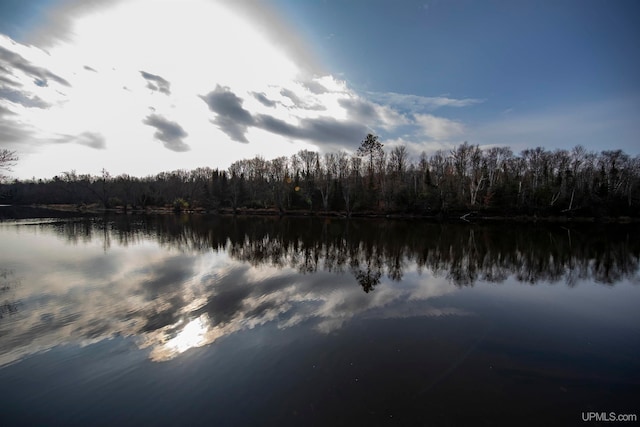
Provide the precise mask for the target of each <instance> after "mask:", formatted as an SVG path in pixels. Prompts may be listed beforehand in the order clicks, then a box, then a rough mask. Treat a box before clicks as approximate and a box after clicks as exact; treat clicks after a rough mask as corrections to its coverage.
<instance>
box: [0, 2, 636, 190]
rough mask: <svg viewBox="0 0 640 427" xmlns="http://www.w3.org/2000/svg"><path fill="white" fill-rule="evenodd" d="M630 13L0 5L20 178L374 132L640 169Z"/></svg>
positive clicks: (4, 109)
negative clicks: (580, 150)
mask: <svg viewBox="0 0 640 427" xmlns="http://www.w3.org/2000/svg"><path fill="white" fill-rule="evenodd" d="M637 22H640V3H639V2H637V1H634V0H612V1H605V0H580V1H578V0H574V1H566V0H555V1H528V0H521V1H509V0H505V1H499V0H478V1H476V0H450V1H444V0H426V1H424V0H423V1H414V0H403V1H400V2H399V1H391V0H351V1H342V0H341V1H338V0H305V1H296V0H264V1H259V0H238V1H231V0H91V1H87V0H28V1H24V0H22V1H21V0H0V149H3V148H4V149H9V150H14V151H16V153H17V154H18V156H19V161H18V163H17V165H16V166H15V167H14V168H13V171H12V172H11V173H10V175H11V176H12V177H14V178H19V179H30V178H32V177H35V178H51V177H53V176H55V175H59V174H61V173H62V172H66V171H71V170H75V171H77V172H78V173H91V174H98V173H100V171H101V170H102V169H103V168H104V169H106V170H107V171H109V172H110V173H111V174H112V175H119V174H123V173H126V174H130V175H134V176H147V175H152V174H156V173H159V172H162V171H171V170H176V169H193V168H196V167H211V168H220V169H226V168H228V167H229V165H230V164H231V163H232V162H234V161H236V160H239V159H245V158H252V157H255V156H262V157H264V158H265V159H272V158H275V157H278V156H290V155H292V154H294V153H296V152H298V151H299V150H303V149H306V150H314V151H318V152H320V153H324V152H336V151H338V150H345V151H347V152H349V153H352V152H355V150H356V149H357V147H358V146H359V145H360V143H361V141H362V140H363V139H364V138H365V136H366V134H367V133H374V134H376V135H378V136H379V137H380V141H381V142H382V143H383V144H384V147H385V149H390V148H392V147H394V146H398V145H404V146H406V147H407V149H408V151H409V153H410V154H411V155H412V156H413V157H414V158H417V156H418V155H419V154H420V153H421V152H423V151H424V152H426V153H427V154H431V153H434V152H435V151H437V150H445V151H447V150H451V149H453V148H454V147H455V146H457V145H458V144H461V143H463V142H465V141H467V142H469V143H470V144H473V145H476V144H477V145H480V146H481V147H492V146H508V147H511V148H512V150H513V151H514V153H516V154H517V153H519V152H520V151H521V150H523V149H526V148H534V147H538V146H541V147H544V148H546V149H548V150H555V149H571V148H572V147H574V146H576V145H583V146H584V147H585V148H587V149H588V150H589V151H595V152H599V151H602V150H612V149H622V150H623V151H625V152H626V153H628V154H630V155H632V156H635V155H639V154H640V141H639V138H638V135H640V124H639V123H640V114H639V112H640V54H639V52H640V26H639V25H637Z"/></svg>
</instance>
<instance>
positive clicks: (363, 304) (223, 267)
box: [0, 216, 640, 365]
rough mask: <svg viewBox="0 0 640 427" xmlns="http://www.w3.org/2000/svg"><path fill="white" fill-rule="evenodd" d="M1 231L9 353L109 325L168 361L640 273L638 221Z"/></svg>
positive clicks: (193, 222) (88, 339)
mask: <svg viewBox="0 0 640 427" xmlns="http://www.w3.org/2000/svg"><path fill="white" fill-rule="evenodd" d="M0 234H1V236H0V237H1V238H2V241H3V242H4V245H3V248H2V249H0V251H2V252H1V253H0V255H1V257H0V259H2V260H3V262H4V263H6V264H7V265H6V266H4V267H5V268H7V269H8V268H11V270H6V271H12V273H11V274H9V273H7V274H5V275H4V276H2V278H1V279H0V280H3V281H4V282H3V283H4V285H2V286H4V287H2V286H0V287H1V288H2V289H4V288H5V287H6V288H7V289H10V292H9V291H2V292H3V294H2V297H3V298H4V299H5V300H6V302H5V303H3V304H4V305H3V307H5V305H6V307H12V309H11V310H12V311H9V309H7V310H4V309H3V310H4V311H3V316H4V318H3V319H0V344H1V345H0V365H4V364H7V363H11V362H13V361H15V360H19V359H20V358H22V357H24V356H26V355H28V354H31V353H34V352H37V351H41V350H47V349H49V348H52V347H54V346H57V345H60V344H63V343H76V344H77V343H81V344H88V343H93V342H96V341H100V340H103V339H106V338H110V337H113V336H129V337H135V339H136V340H137V341H138V344H139V346H140V347H141V348H144V349H148V351H149V357H150V358H151V359H152V360H157V361H161V360H168V359H171V358H173V357H175V356H176V355H178V354H180V353H182V352H184V351H186V350H188V349H189V348H193V347H199V346H203V345H206V344H210V343H212V342H214V341H216V340H217V339H219V338H221V337H225V336H228V335H230V334H233V333H235V332H237V331H240V330H246V329H252V328H256V327H258V326H261V325H265V324H267V323H274V324H276V325H277V326H278V327H279V328H289V327H292V326H294V325H299V324H302V323H308V325H309V326H310V327H311V328H313V329H315V330H316V331H319V332H321V333H328V332H331V331H334V330H336V329H338V328H340V327H342V326H343V325H344V324H345V322H348V321H350V320H351V319H354V318H356V317H358V318H361V317H362V318H364V317H366V318H399V317H410V316H442V315H456V316H460V315H473V313H469V312H467V311H465V310H463V309H460V308H458V307H454V306H451V305H448V303H446V302H443V300H442V299H440V298H438V297H441V296H443V295H446V294H450V293H453V292H456V289H458V288H460V287H463V286H473V285H474V284H475V283H477V282H478V281H489V282H503V281H506V280H517V281H520V282H525V283H530V284H535V283H538V282H540V281H545V282H552V283H556V282H564V283H566V284H567V285H569V286H575V285H576V284H578V283H579V282H580V281H581V280H593V281H597V282H599V283H603V284H606V285H613V284H615V283H616V282H618V281H620V280H629V281H634V282H638V276H637V272H638V263H639V255H640V239H639V238H638V237H640V236H638V228H637V227H631V226H607V227H596V226H590V227H574V228H570V229H569V228H563V227H557V226H551V227H543V226H535V227H525V226H513V225H511V226H509V232H505V231H504V227H500V226H489V225H484V226H467V225H461V226H460V225H441V224H429V223H423V222H410V221H409V222H393V221H340V220H319V219H283V220H278V219H271V218H251V219H247V218H222V217H205V216H202V217H198V216H196V217H178V216H160V217H153V218H142V217H128V216H119V217H115V218H107V219H104V218H81V219H61V220H56V221H44V222H41V223H33V222H30V223H10V222H7V223H4V224H3V225H2V226H0ZM0 267H2V266H0ZM18 280H20V281H21V282H22V283H24V284H25V285H24V286H14V285H11V283H17V281H18ZM363 291H364V292H363Z"/></svg>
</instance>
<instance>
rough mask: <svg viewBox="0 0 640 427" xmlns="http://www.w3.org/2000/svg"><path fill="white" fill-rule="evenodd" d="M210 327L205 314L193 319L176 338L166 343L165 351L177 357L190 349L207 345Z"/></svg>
mask: <svg viewBox="0 0 640 427" xmlns="http://www.w3.org/2000/svg"><path fill="white" fill-rule="evenodd" d="M208 327H209V319H208V318H207V316H206V315H205V314H203V315H202V316H200V317H198V318H196V319H193V320H192V321H190V322H189V323H187V324H186V325H185V327H184V328H182V330H181V331H180V332H178V334H177V335H176V336H175V337H174V338H172V339H170V340H169V341H167V342H166V343H165V349H166V350H167V351H168V353H169V354H172V355H174V356H175V355H178V354H180V353H183V352H185V351H186V350H189V349H190V348H194V347H200V346H202V345H204V344H206V343H207V336H206V335H207V329H208Z"/></svg>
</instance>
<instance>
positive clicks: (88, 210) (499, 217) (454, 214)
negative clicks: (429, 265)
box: [13, 203, 640, 224]
mask: <svg viewBox="0 0 640 427" xmlns="http://www.w3.org/2000/svg"><path fill="white" fill-rule="evenodd" d="M13 206H14V207H18V208H19V207H28V208H36V209H48V210H52V211H58V212H66V213H71V212H75V213H80V214H96V215H97V214H116V215H127V214H141V215H145V214H172V215H175V214H194V215H205V214H207V215H224V216H233V215H240V216H276V217H317V218H372V219H397V220H403V219H408V220H426V221H435V222H441V221H442V222H451V221H454V222H518V223H529V222H531V223H534V222H549V223H620V224H623V223H640V217H630V216H619V217H610V216H602V217H595V216H568V215H520V214H514V215H509V214H496V213H495V212H493V213H491V214H487V213H483V212H479V211H466V210H456V211H449V212H446V213H443V212H438V213H435V214H412V213H397V212H366V211H364V212H352V213H351V214H350V215H349V214H347V213H346V212H339V211H329V212H309V211H302V210H289V211H278V210H277V209H251V208H239V209H236V210H235V211H234V210H233V209H231V208H221V209H210V210H207V209H204V208H197V209H183V210H178V211H176V210H175V209H174V208H173V207H171V206H152V207H146V208H144V209H140V208H136V209H132V208H128V209H125V208H124V207H123V206H118V207H115V208H104V207H102V206H100V205H99V204H97V203H96V204H91V205H80V206H78V205H72V204H36V205H13Z"/></svg>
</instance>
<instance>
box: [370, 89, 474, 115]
mask: <svg viewBox="0 0 640 427" xmlns="http://www.w3.org/2000/svg"><path fill="white" fill-rule="evenodd" d="M367 96H368V97H369V98H370V99H372V100H374V101H376V102H380V103H383V104H388V105H392V106H394V107H397V108H400V109H401V110H404V111H412V112H416V113H418V112H423V111H433V110H436V109H438V108H442V107H457V108H460V107H469V106H472V105H476V104H480V103H482V102H484V100H483V99H477V98H462V99H455V98H449V97H447V96H435V97H429V96H419V95H410V94H403V93H396V92H367Z"/></svg>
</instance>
